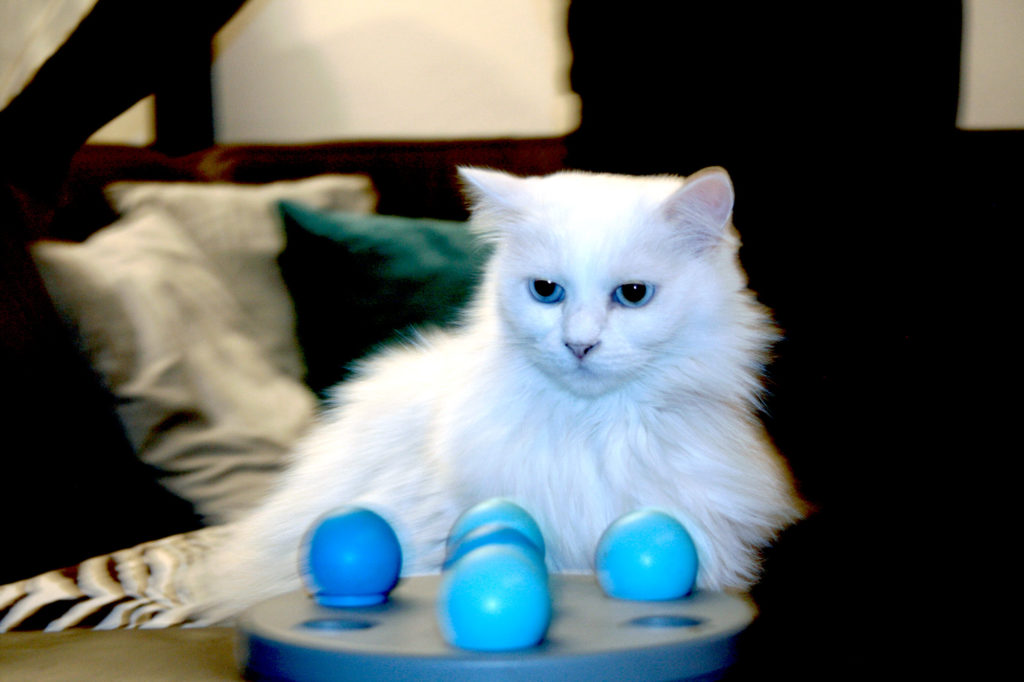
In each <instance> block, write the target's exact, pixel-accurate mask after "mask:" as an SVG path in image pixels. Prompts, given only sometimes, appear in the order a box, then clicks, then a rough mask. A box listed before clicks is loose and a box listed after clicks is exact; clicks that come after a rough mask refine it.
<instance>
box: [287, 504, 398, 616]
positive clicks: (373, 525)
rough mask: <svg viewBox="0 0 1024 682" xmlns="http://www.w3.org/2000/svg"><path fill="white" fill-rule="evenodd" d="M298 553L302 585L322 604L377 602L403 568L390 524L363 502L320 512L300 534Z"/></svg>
mask: <svg viewBox="0 0 1024 682" xmlns="http://www.w3.org/2000/svg"><path fill="white" fill-rule="evenodd" d="M300 556H301V557H302V563H303V571H302V575H303V580H304V581H305V583H306V587H307V589H308V590H309V591H310V592H311V593H312V595H313V597H314V598H315V599H316V600H317V602H319V603H320V604H323V605H324V606H366V605H369V604H379V603H380V602H382V601H384V600H385V599H387V596H388V594H390V593H391V590H393V589H394V587H395V585H397V584H398V577H399V574H400V573H401V571H402V548H401V546H400V545H399V543H398V537H397V536H396V535H395V531H394V529H392V528H391V526H390V525H389V524H388V522H387V521H385V520H384V519H383V518H381V517H380V516H379V515H378V514H376V513H375V512H373V511H370V510H369V509H364V508H362V507H344V508H341V509H336V510H334V511H331V512H328V513H327V514H325V515H323V516H321V517H320V518H319V519H318V520H317V521H316V522H315V523H314V524H313V525H312V526H311V527H310V529H309V531H307V533H306V536H305V537H304V538H303V542H302V550H301V555H300Z"/></svg>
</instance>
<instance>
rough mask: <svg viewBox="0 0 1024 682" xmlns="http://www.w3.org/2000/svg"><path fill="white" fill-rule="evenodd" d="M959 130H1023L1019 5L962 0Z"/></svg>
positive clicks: (1023, 48)
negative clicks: (962, 32)
mask: <svg viewBox="0 0 1024 682" xmlns="http://www.w3.org/2000/svg"><path fill="white" fill-rule="evenodd" d="M957 125H958V127H960V128H964V129H991V128H1024V2H1021V0H965V2H964V42H963V56H962V58H961V79H960V111H959V118H958V121H957Z"/></svg>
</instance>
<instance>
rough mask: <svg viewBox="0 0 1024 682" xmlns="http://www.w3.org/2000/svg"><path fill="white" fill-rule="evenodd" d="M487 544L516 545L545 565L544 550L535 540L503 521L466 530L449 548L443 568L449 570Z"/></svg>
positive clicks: (541, 564) (542, 565)
mask: <svg viewBox="0 0 1024 682" xmlns="http://www.w3.org/2000/svg"><path fill="white" fill-rule="evenodd" d="M487 545H514V546H516V547H520V548H522V549H524V550H526V551H527V552H528V553H529V555H530V556H533V557H536V559H537V561H538V563H539V564H540V566H541V567H542V568H543V567H544V550H543V549H542V548H540V547H538V546H537V545H536V544H534V541H533V540H531V539H530V538H528V537H526V536H525V535H524V534H523V533H522V532H521V531H519V530H518V529H516V528H513V527H512V526H506V525H505V524H503V523H497V522H496V523H485V524H483V525H481V526H477V527H476V528H473V529H472V530H470V531H468V532H466V533H465V534H463V535H462V537H461V538H460V539H459V540H458V542H456V543H455V544H454V545H453V546H452V547H450V548H449V550H448V556H447V557H446V558H445V560H444V565H443V566H442V568H443V569H444V570H448V569H449V568H450V567H451V566H452V565H453V564H454V563H455V562H456V561H458V560H459V559H461V558H462V557H464V556H465V555H466V554H468V553H470V552H472V551H473V550H476V549H479V548H480V547H485V546H487Z"/></svg>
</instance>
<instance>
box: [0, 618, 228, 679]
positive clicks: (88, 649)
mask: <svg viewBox="0 0 1024 682" xmlns="http://www.w3.org/2000/svg"><path fill="white" fill-rule="evenodd" d="M234 642H235V633H234V630H233V629H231V628H189V629H181V628H172V629H168V630H114V631H105V632H101V631H92V630H78V631H69V632H52V633H48V632H9V633H4V634H0V680H3V682H22V681H25V682H28V681H30V680H31V681H32V682H76V681H77V680H82V681H85V680H89V681H90V682H121V681H127V680H131V681H132V682H137V681H140V680H146V681H153V682H159V681H162V680H174V681H175V682H180V681H182V680H188V681H189V682H208V681H209V680H235V681H237V680H240V679H241V674H240V673H239V671H238V668H237V666H236V663H235V656H234Z"/></svg>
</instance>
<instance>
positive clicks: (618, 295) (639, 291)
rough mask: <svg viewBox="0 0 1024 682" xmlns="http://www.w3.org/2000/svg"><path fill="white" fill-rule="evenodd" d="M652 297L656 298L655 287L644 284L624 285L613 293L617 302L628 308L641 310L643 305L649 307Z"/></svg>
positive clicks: (632, 283) (630, 283) (631, 283)
mask: <svg viewBox="0 0 1024 682" xmlns="http://www.w3.org/2000/svg"><path fill="white" fill-rule="evenodd" d="M652 296H654V287H653V286H651V285H650V284H644V283H643V282H629V283H627V284H623V285H622V286H620V287H618V288H617V289H616V290H615V291H614V292H613V293H612V298H613V299H614V300H615V302H616V303H618V304H620V305H624V306H626V307H627V308H639V307H640V306H642V305H647V303H648V302H649V301H650V300H651V297H652Z"/></svg>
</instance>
